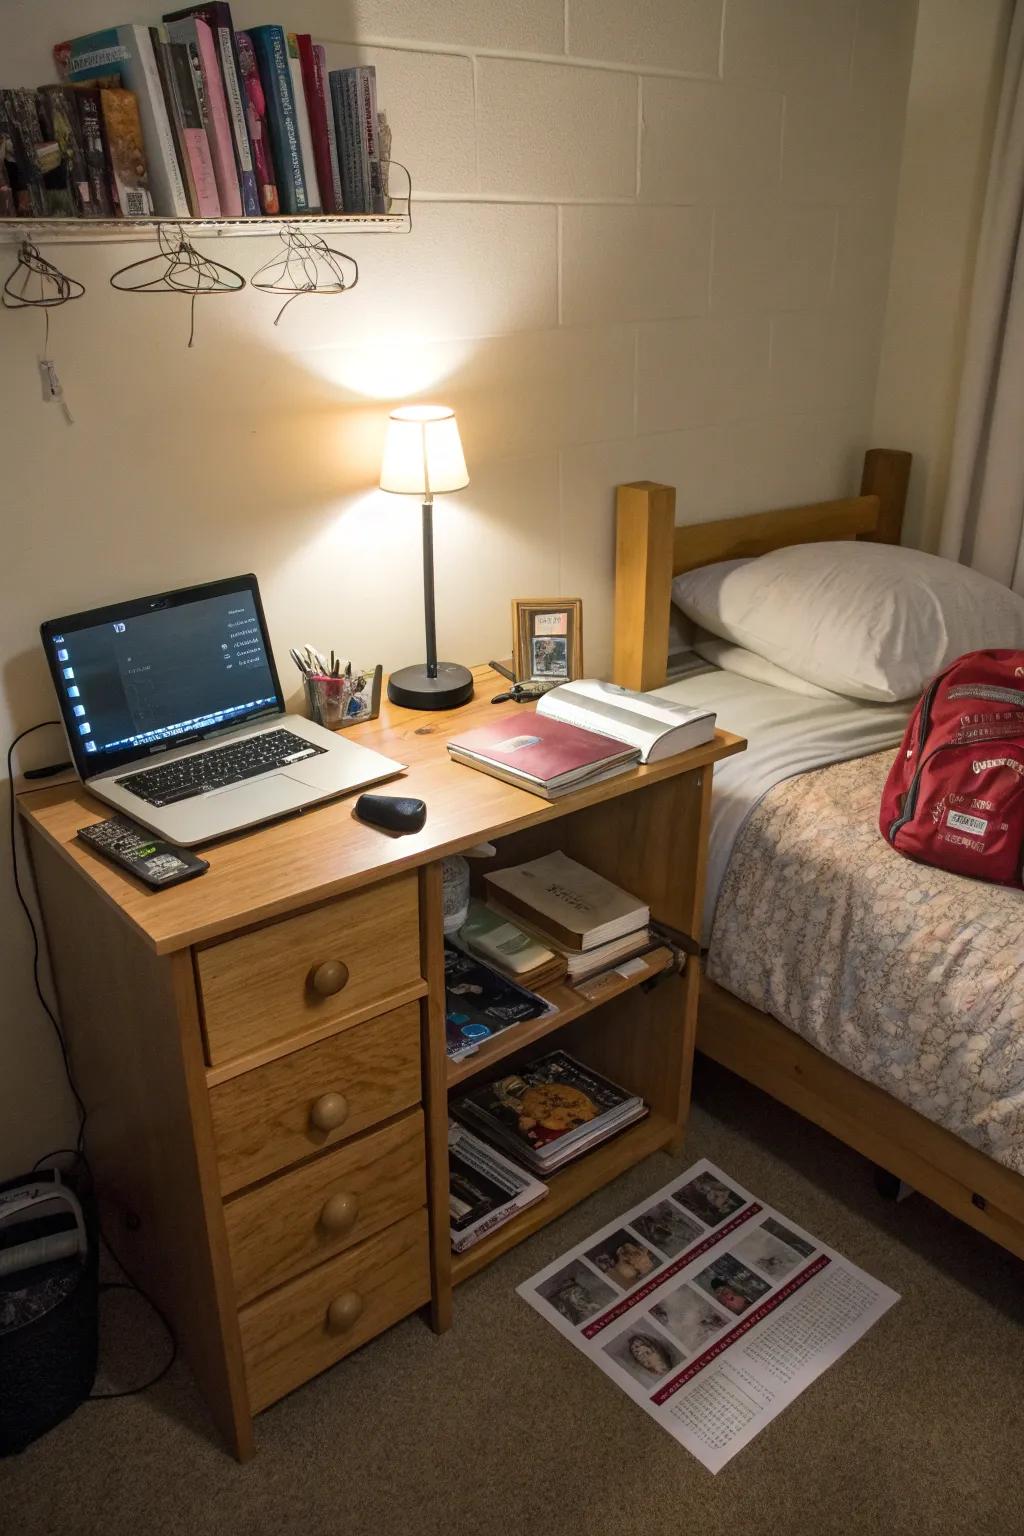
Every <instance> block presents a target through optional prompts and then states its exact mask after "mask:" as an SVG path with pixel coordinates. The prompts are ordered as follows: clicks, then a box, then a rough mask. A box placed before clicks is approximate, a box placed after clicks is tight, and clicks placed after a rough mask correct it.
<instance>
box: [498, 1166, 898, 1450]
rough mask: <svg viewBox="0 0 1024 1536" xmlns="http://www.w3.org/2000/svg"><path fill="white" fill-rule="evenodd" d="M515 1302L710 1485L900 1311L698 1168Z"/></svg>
mask: <svg viewBox="0 0 1024 1536" xmlns="http://www.w3.org/2000/svg"><path fill="white" fill-rule="evenodd" d="M519 1294H520V1295H521V1296H522V1297H524V1299H525V1300H526V1301H528V1302H529V1303H530V1305H531V1306H533V1307H535V1308H536V1309H537V1311H538V1312H539V1313H540V1314H541V1316H542V1317H546V1318H547V1320H548V1322H550V1323H553V1324H554V1326H555V1327H556V1328H557V1329H558V1330H559V1332H560V1333H563V1334H565V1336H566V1337H567V1338H569V1339H572V1341H573V1343H574V1344H575V1345H576V1346H577V1348H579V1349H581V1350H582V1351H583V1352H584V1354H586V1355H588V1356H589V1357H590V1358H591V1360H593V1361H594V1363H595V1364H596V1365H599V1366H600V1368H601V1369H602V1370H603V1371H604V1372H605V1374H606V1375H608V1376H610V1377H611V1378H612V1380H613V1381H615V1382H617V1383H618V1385H619V1386H620V1387H621V1388H622V1389H623V1391H624V1392H627V1393H628V1394H629V1396H630V1397H632V1398H633V1399H634V1401H635V1402H638V1403H639V1404H640V1405H641V1407H643V1408H645V1409H646V1410H647V1412H648V1413H649V1414H650V1415H651V1416H652V1418H654V1419H656V1420H657V1421H658V1423H659V1424H660V1425H661V1426H662V1428H663V1429H667V1430H668V1432H669V1434H671V1435H673V1436H674V1437H675V1438H676V1439H677V1440H678V1441H679V1442H680V1443H681V1444H682V1445H684V1446H685V1447H686V1448H687V1450H689V1451H692V1453H693V1454H694V1456H696V1457H697V1458H698V1459H699V1460H700V1461H701V1462H703V1464H704V1466H706V1467H708V1468H709V1469H710V1471H712V1472H718V1471H719V1470H720V1469H721V1468H722V1467H724V1466H725V1464H726V1462H727V1461H729V1460H730V1458H731V1457H733V1456H735V1454H736V1452H737V1451H739V1450H741V1449H742V1448H743V1446H745V1445H746V1444H747V1443H748V1442H749V1441H750V1440H752V1439H753V1438H754V1436H755V1435H756V1434H757V1433H758V1431H759V1430H761V1429H763V1428H764V1426H765V1425H766V1424H768V1423H770V1422H771V1420H772V1419H773V1418H774V1417H775V1415H776V1414H777V1413H780V1412H781V1411H782V1409H783V1408H785V1407H786V1405H787V1403H791V1402H792V1401H793V1399H794V1398H795V1397H796V1396H797V1395H798V1393H800V1392H802V1391H803V1389H804V1388H805V1387H807V1386H809V1385H810V1383H811V1382H812V1381H814V1380H815V1378H816V1377H818V1376H820V1375H821V1373H822V1371H824V1370H825V1369H826V1368H827V1367H828V1366H829V1365H831V1364H832V1362H833V1361H834V1360H838V1359H839V1357H840V1355H842V1354H844V1353H845V1352H846V1350H848V1349H849V1347H850V1345H851V1344H854V1343H856V1341H857V1340H858V1339H859V1338H860V1337H861V1336H862V1335H863V1334H864V1333H866V1332H867V1330H868V1329H869V1328H870V1327H871V1325H872V1324H873V1323H875V1322H877V1320H878V1319H879V1318H880V1317H881V1316H882V1314H883V1313H884V1312H886V1311H888V1309H889V1308H890V1307H891V1306H892V1304H893V1302H895V1301H898V1300H899V1297H898V1296H897V1294H896V1292H895V1291H892V1290H890V1289H889V1287H888V1286H887V1285H883V1284H882V1283H881V1282H880V1281H878V1280H873V1279H872V1278H871V1276H870V1275H866V1274H865V1273H864V1271H863V1270H861V1269H858V1268H857V1266H856V1265H855V1264H851V1263H849V1261H848V1260H846V1259H844V1258H843V1256H842V1254H839V1253H837V1252H836V1251H835V1249H834V1248H829V1247H828V1246H827V1244H825V1243H822V1242H819V1241H818V1239H817V1238H815V1237H811V1236H810V1234H809V1233H807V1232H805V1231H804V1230H803V1229H802V1228H801V1227H798V1226H797V1225H796V1224H795V1223H794V1222H792V1221H790V1220H789V1219H788V1217H785V1216H783V1215H781V1214H780V1213H779V1212H778V1211H775V1210H773V1209H772V1208H771V1207H770V1206H768V1205H765V1204H764V1203H763V1202H762V1201H760V1200H758V1199H757V1197H756V1196H755V1195H752V1194H751V1193H750V1191H749V1190H746V1189H744V1188H743V1187H742V1185H741V1184H739V1183H738V1182H737V1181H736V1180H735V1179H733V1178H730V1177H729V1175H728V1174H726V1173H723V1172H722V1170H721V1169H720V1168H716V1167H715V1166H714V1164H713V1163H709V1162H708V1161H707V1160H706V1159H702V1160H701V1161H700V1162H698V1163H694V1165H693V1167H692V1168H689V1169H688V1170H687V1171H686V1173H683V1174H680V1175H679V1177H678V1178H676V1179H673V1181H672V1182H671V1184H666V1185H665V1187H664V1189H660V1190H658V1191H656V1192H655V1193H654V1194H652V1195H649V1196H648V1197H647V1199H646V1200H643V1201H642V1202H641V1203H640V1204H639V1205H637V1206H634V1207H633V1209H632V1210H630V1211H627V1212H626V1214H625V1215H624V1216H621V1217H619V1218H618V1220H616V1221H613V1222H609V1224H608V1225H607V1226H606V1227H603V1228H602V1229H601V1231H600V1232H595V1233H594V1235H593V1236H592V1237H590V1238H588V1239H587V1240H586V1242H583V1243H580V1244H579V1245H578V1246H577V1247H576V1248H574V1249H572V1250H571V1251H570V1252H569V1253H566V1254H563V1256H562V1257H561V1258H560V1259H556V1260H555V1262H554V1263H553V1264H549V1265H548V1266H547V1268H546V1269H542V1270H541V1271H540V1273H539V1274H537V1275H534V1276H533V1277H532V1279H530V1280H527V1281H525V1282H524V1283H523V1284H522V1285H521V1286H520V1287H519Z"/></svg>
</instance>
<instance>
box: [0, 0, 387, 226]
mask: <svg viewBox="0 0 1024 1536" xmlns="http://www.w3.org/2000/svg"><path fill="white" fill-rule="evenodd" d="M163 20H164V26H163V27H146V26H135V25H123V26H113V27H108V28H106V29H105V30H104V31H101V32H91V33H89V34H87V35H86V36H84V37H76V38H73V39H71V40H69V41H67V42H62V43H58V44H57V45H56V46H55V48H54V50H53V54H54V59H55V62H56V66H57V74H58V77H59V79H60V81H61V84H59V85H45V86H41V87H40V88H39V89H38V90H31V89H28V88H26V87H20V88H15V89H0V216H2V217H11V216H25V217H36V218H39V217H51V218H52V217H76V216H77V217H82V218H112V217H122V218H145V217H149V216H152V215H154V214H156V215H162V216H167V217H170V218H188V217H189V216H193V217H196V218H204V219H216V218H240V217H257V216H259V215H261V214H263V215H276V214H287V215H289V216H291V215H294V214H303V213H386V212H387V211H388V207H389V199H388V190H387V167H388V162H389V160H390V154H391V148H390V143H391V140H390V129H389V127H388V123H387V116H386V114H385V113H384V112H382V111H380V110H378V106H377V78H376V71H375V69H374V67H373V65H368V66H365V67H359V68H352V69H335V70H331V71H328V69H327V62H326V56H325V52H324V49H323V48H322V47H320V46H318V45H317V44H314V43H313V41H312V39H311V38H310V36H309V34H308V33H294V32H285V30H284V29H283V28H282V27H279V26H262V27H251V28H250V29H249V30H248V31H247V32H237V31H236V30H235V28H234V25H233V23H232V19H231V7H230V6H229V5H228V4H226V3H224V0H209V3H202V4H195V5H189V6H186V7H185V8H184V9H182V10H178V11H172V12H169V13H167V14H166V15H165V16H164V18H163Z"/></svg>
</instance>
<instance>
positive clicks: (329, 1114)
mask: <svg viewBox="0 0 1024 1536" xmlns="http://www.w3.org/2000/svg"><path fill="white" fill-rule="evenodd" d="M309 1118H310V1122H311V1124H312V1125H313V1126H314V1128H315V1129H316V1130H318V1131H336V1130H337V1129H338V1126H339V1125H342V1124H343V1123H344V1122H345V1120H346V1119H347V1118H348V1099H346V1098H345V1096H344V1094H341V1093H322V1094H321V1095H320V1097H319V1098H318V1099H317V1100H316V1101H315V1103H314V1105H313V1108H312V1109H311V1110H310V1112H309Z"/></svg>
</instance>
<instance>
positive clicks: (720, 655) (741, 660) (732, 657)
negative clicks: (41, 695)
mask: <svg viewBox="0 0 1024 1536" xmlns="http://www.w3.org/2000/svg"><path fill="white" fill-rule="evenodd" d="M691 649H692V650H693V651H695V652H696V654H697V655H698V656H702V657H703V658H704V660H705V661H709V662H710V663H711V665H712V666H713V667H721V669H722V671H723V672H735V673H736V674H737V675H738V676H739V677H749V678H750V679H751V681H752V682H755V683H767V684H768V685H769V687H771V688H782V689H784V690H785V691H786V693H798V694H800V695H801V697H803V698H805V699H832V700H834V701H836V700H838V702H840V703H845V700H844V699H843V698H842V695H841V694H838V693H831V692H830V691H829V689H827V688H819V687H818V685H817V683H809V682H807V680H806V678H803V677H797V675H796V673H795V672H787V671H786V669H785V668H784V667H777V666H776V665H775V663H774V661H768V660H766V658H765V657H764V656H757V655H755V654H754V652H753V651H747V650H744V648H743V646H742V645H734V644H733V643H732V641H731V640H719V639H718V638H717V636H715V635H709V634H708V633H707V631H706V630H703V629H698V630H696V631H695V636H694V641H693V645H692V647H691ZM669 654H670V655H671V652H670V653H669Z"/></svg>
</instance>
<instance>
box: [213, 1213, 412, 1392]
mask: <svg viewBox="0 0 1024 1536" xmlns="http://www.w3.org/2000/svg"><path fill="white" fill-rule="evenodd" d="M429 1297H430V1268H429V1263H428V1242H427V1213H426V1211H423V1210H420V1211H416V1212H415V1214H414V1215H412V1216H406V1217H405V1219H404V1220H403V1221H399V1222H396V1223H395V1225H394V1226H391V1227H388V1228H387V1229H386V1230H385V1231H383V1232H379V1233H378V1234H377V1235H376V1237H368V1238H367V1239H366V1241H365V1242H364V1243H360V1244H359V1246H358V1247H356V1248H351V1249H349V1251H348V1252H347V1253H343V1254H342V1255H341V1256H340V1257H339V1258H336V1259H329V1260H328V1262H327V1263H326V1264H319V1265H318V1266H317V1267H316V1269H312V1270H310V1271H309V1272H308V1274H305V1275H302V1276H300V1277H299V1279H298V1280H291V1281H289V1282H288V1284H287V1285H283V1286H281V1287H280V1289H279V1290H276V1291H271V1292H270V1294H269V1295H267V1296H261V1297H260V1299H259V1300H258V1301H254V1302H253V1303H252V1305H251V1306H248V1307H243V1308H242V1310H241V1312H240V1313H239V1315H238V1320H239V1325H240V1327H241V1333H242V1353H243V1356H244V1358H245V1375H246V1380H247V1382H248V1385H249V1398H250V1401H251V1403H252V1407H253V1410H254V1412H257V1413H258V1412H259V1411H260V1409H261V1408H266V1407H267V1405H268V1404H269V1403H273V1402H276V1401H277V1399H278V1398H279V1397H283V1396H284V1395H285V1393H286V1392H290V1391H291V1390H292V1388H293V1387H297V1386H299V1385H300V1384H301V1383H302V1382H304V1381H308V1380H309V1378H310V1377H311V1376H316V1375H317V1374H318V1372H320V1371H323V1370H326V1369H327V1367H328V1366H329V1365H333V1364H334V1362H335V1361H336V1360H340V1359H342V1357H343V1356H345V1355H347V1354H350V1353H351V1352H352V1350H354V1349H358V1347H359V1345H360V1344H365V1343H366V1341H367V1339H372V1338H373V1337H374V1335H375V1334H378V1333H382V1332H383V1330H384V1329H385V1328H390V1327H391V1325H392V1323H397V1322H398V1321H399V1319H400V1318H403V1317H407V1316H408V1314H409V1313H410V1312H413V1311H415V1309H416V1308H417V1307H419V1306H422V1305H423V1303H424V1302H425V1301H427V1300H428V1299H429Z"/></svg>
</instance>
